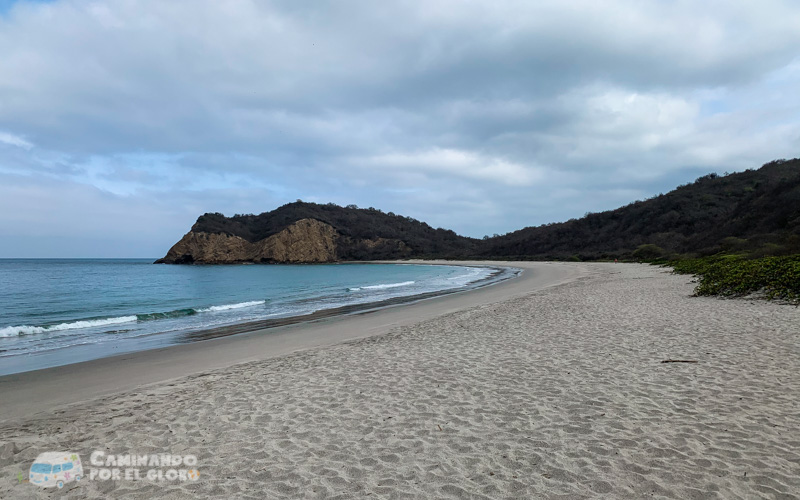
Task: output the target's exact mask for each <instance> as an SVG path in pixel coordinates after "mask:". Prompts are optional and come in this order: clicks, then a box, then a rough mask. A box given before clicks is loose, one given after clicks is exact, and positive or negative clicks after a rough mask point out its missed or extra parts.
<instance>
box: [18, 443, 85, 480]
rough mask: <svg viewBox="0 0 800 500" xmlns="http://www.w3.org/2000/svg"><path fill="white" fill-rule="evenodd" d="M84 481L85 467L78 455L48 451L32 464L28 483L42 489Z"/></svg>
mask: <svg viewBox="0 0 800 500" xmlns="http://www.w3.org/2000/svg"><path fill="white" fill-rule="evenodd" d="M81 479H83V465H81V457H80V455H78V454H77V453H71V452H68V451H47V452H45V453H41V454H40V455H39V456H38V457H36V460H34V461H33V464H31V470H30V473H29V474H28V481H29V482H30V483H31V484H35V485H36V486H40V487H42V488H51V487H53V486H56V487H58V488H63V487H64V485H65V484H67V483H71V482H72V481H76V482H78V481H80V480H81Z"/></svg>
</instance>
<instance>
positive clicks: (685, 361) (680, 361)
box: [662, 359, 697, 363]
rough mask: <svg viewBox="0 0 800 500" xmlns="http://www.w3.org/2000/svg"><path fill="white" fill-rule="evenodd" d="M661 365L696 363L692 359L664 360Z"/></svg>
mask: <svg viewBox="0 0 800 500" xmlns="http://www.w3.org/2000/svg"><path fill="white" fill-rule="evenodd" d="M662 363H697V361H695V360H692V359H665V360H664V361H662Z"/></svg>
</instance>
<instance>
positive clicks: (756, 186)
mask: <svg viewBox="0 0 800 500" xmlns="http://www.w3.org/2000/svg"><path fill="white" fill-rule="evenodd" d="M645 244H652V245H656V246H657V247H659V248H660V249H663V251H664V252H665V253H672V254H674V253H681V254H683V253H691V254H699V255H704V254H711V253H715V252H717V251H719V250H721V249H725V250H750V251H753V250H756V251H757V252H762V253H764V254H775V255H780V254H788V253H797V252H800V159H794V160H789V161H785V160H777V161H774V162H771V163H768V164H766V165H764V166H763V167H761V168H760V169H758V170H748V171H745V172H740V173H735V174H729V175H725V176H717V175H716V174H710V175H706V176H703V177H701V178H699V179H697V180H696V181H695V182H694V183H692V184H687V185H684V186H680V187H678V188H677V189H675V190H673V191H671V192H669V193H667V194H663V195H659V196H656V197H654V198H651V199H649V200H645V201H636V202H633V203H631V204H629V205H627V206H624V207H621V208H618V209H616V210H609V211H606V212H601V213H595V214H588V215H586V216H585V217H583V218H581V219H573V220H570V221H567V222H562V223H553V224H546V225H543V226H538V227H528V228H525V229H521V230H519V231H515V232H512V233H508V234H506V235H503V236H497V237H494V238H488V239H485V240H477V239H474V238H467V237H463V236H459V235H457V234H456V233H454V232H453V231H450V230H445V229H434V228H432V227H430V226H429V225H428V224H425V223H424V222H420V221H417V220H415V219H412V218H410V217H403V216H400V215H395V214H393V213H388V214H387V213H383V212H381V211H380V210H376V209H374V208H368V209H361V208H357V207H355V206H348V207H340V206H338V205H334V204H327V205H319V204H315V203H304V202H301V201H298V202H295V203H289V204H287V205H283V206H282V207H279V208H277V209H275V210H273V211H271V212H265V213H262V214H260V215H236V216H233V217H225V216H224V215H222V214H219V213H210V214H205V215H202V216H200V217H199V218H198V219H197V222H196V223H195V224H194V226H192V229H191V231H190V232H189V233H187V234H186V235H185V236H184V237H183V238H182V239H181V240H180V241H179V242H178V243H176V244H175V245H174V246H173V247H172V248H171V249H170V251H169V252H168V253H167V255H166V256H165V257H164V258H163V259H159V260H158V261H157V262H162V263H178V264H180V263H237V262H260V263H261V262H263V263H271V262H290V263H299V262H334V261H339V260H371V259H401V258H487V259H488V258H502V259H568V258H579V259H582V260H591V259H599V258H615V257H628V256H630V255H631V254H632V253H633V252H634V251H635V250H636V249H637V248H638V247H640V246H641V245H645ZM659 251H660V250H659Z"/></svg>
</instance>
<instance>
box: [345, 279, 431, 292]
mask: <svg viewBox="0 0 800 500" xmlns="http://www.w3.org/2000/svg"><path fill="white" fill-rule="evenodd" d="M414 283H416V281H403V282H402V283H385V284H382V285H365V286H355V287H352V288H348V290H349V291H351V292H358V291H360V290H383V289H384V288H397V287H401V286H408V285H413V284H414Z"/></svg>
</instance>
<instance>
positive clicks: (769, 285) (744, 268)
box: [666, 254, 800, 304]
mask: <svg viewBox="0 0 800 500" xmlns="http://www.w3.org/2000/svg"><path fill="white" fill-rule="evenodd" d="M666 265H668V266H670V267H672V268H673V270H674V271H675V272H676V273H678V274H692V275H695V276H697V287H696V288H695V294H696V295H719V296H727V297H731V296H733V297H742V296H747V295H752V294H759V295H762V296H763V297H764V298H766V299H779V300H783V301H785V302H789V303H793V304H800V254H795V255H787V256H782V257H761V258H749V256H746V255H736V254H720V255H714V256H708V257H701V258H694V259H679V260H674V261H669V262H666Z"/></svg>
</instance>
